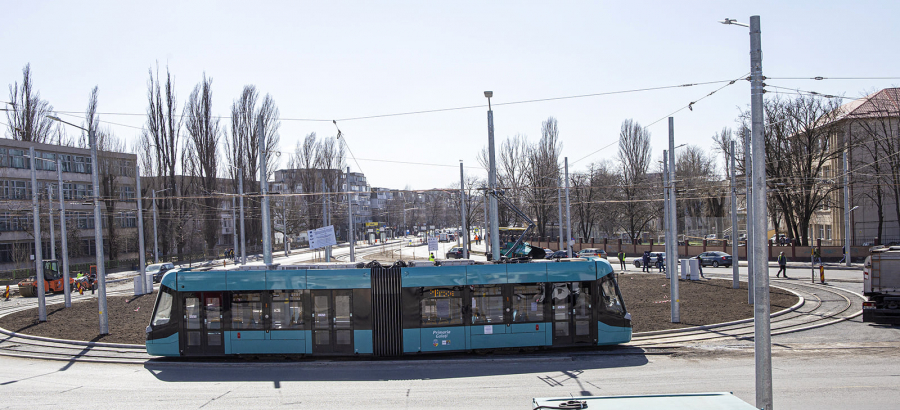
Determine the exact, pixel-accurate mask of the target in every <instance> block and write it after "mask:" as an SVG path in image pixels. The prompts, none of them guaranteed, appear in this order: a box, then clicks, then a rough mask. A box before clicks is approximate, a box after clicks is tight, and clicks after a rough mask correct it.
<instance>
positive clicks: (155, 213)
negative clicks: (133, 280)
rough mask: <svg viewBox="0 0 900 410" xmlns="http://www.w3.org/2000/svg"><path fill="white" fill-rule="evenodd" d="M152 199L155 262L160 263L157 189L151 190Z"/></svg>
mask: <svg viewBox="0 0 900 410" xmlns="http://www.w3.org/2000/svg"><path fill="white" fill-rule="evenodd" d="M150 199H151V200H152V201H153V263H159V233H157V227H156V225H158V223H159V211H157V209H156V190H155V189H151V190H150Z"/></svg>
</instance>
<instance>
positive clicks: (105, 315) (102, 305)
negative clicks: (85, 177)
mask: <svg viewBox="0 0 900 410" xmlns="http://www.w3.org/2000/svg"><path fill="white" fill-rule="evenodd" d="M88 136H89V138H90V145H91V183H92V184H94V189H93V191H94V248H96V250H97V252H96V253H97V281H98V284H99V286H100V291H99V292H98V294H97V300H98V304H97V307H98V310H99V311H100V312H99V313H100V334H101V335H108V334H109V312H108V311H107V309H106V265H105V263H104V262H105V261H104V259H105V258H104V257H103V220H102V219H100V218H101V216H100V161H99V159H98V158H97V135H96V133H95V132H94V130H89V131H88Z"/></svg>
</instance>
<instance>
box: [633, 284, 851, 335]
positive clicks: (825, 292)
mask: <svg viewBox="0 0 900 410" xmlns="http://www.w3.org/2000/svg"><path fill="white" fill-rule="evenodd" d="M773 282H774V285H773V286H775V287H779V288H782V289H785V290H788V291H791V292H793V293H795V294H797V295H798V296H799V297H800V302H799V303H798V304H797V305H795V306H792V307H791V308H788V309H785V310H783V311H780V312H775V313H773V314H772V316H771V321H770V324H771V334H772V335H773V336H775V335H780V334H786V333H791V332H797V331H802V330H809V329H815V328H818V327H822V326H828V325H831V324H834V323H838V322H841V321H845V320H849V319H852V318H855V317H857V316H859V315H861V314H862V302H863V298H862V296H861V295H859V294H857V293H855V292H852V291H848V290H843V289H839V288H834V287H828V286H824V285H818V284H806V283H802V282H797V281H792V280H784V281H780V280H776V281H773ZM753 334H754V323H753V319H752V318H750V319H744V320H740V321H736V322H731V323H724V324H717V325H710V326H698V327H691V328H682V329H672V330H667V331H655V332H640V333H635V334H634V336H633V337H632V341H631V342H630V343H628V344H626V345H627V346H633V347H642V348H665V347H675V346H682V345H684V344H686V343H696V342H708V341H714V340H727V339H732V340H752V339H753Z"/></svg>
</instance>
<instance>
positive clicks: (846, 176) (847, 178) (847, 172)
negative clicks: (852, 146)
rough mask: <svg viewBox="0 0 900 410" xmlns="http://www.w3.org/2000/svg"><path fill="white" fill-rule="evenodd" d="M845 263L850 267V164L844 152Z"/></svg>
mask: <svg viewBox="0 0 900 410" xmlns="http://www.w3.org/2000/svg"><path fill="white" fill-rule="evenodd" d="M844 263H846V264H847V266H850V164H848V163H847V151H844Z"/></svg>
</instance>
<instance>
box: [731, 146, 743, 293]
mask: <svg viewBox="0 0 900 410" xmlns="http://www.w3.org/2000/svg"><path fill="white" fill-rule="evenodd" d="M734 157H735V151H734V140H731V158H730V159H731V254H732V255H733V256H732V258H731V259H732V261H731V287H732V288H733V289H739V288H740V287H741V273H740V266H738V265H740V263H739V262H740V258H738V231H739V229H738V219H737V186H736V185H735V177H734V163H735V161H734Z"/></svg>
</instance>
